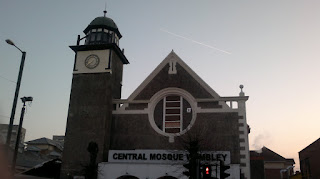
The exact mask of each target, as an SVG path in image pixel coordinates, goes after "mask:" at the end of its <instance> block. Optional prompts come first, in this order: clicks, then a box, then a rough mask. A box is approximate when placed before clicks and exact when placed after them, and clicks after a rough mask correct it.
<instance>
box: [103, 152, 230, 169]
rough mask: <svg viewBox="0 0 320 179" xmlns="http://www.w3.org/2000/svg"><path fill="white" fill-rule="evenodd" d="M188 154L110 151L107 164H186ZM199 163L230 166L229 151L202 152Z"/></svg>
mask: <svg viewBox="0 0 320 179" xmlns="http://www.w3.org/2000/svg"><path fill="white" fill-rule="evenodd" d="M188 158H189V154H188V153H187V152H186V151H181V150H110V151H109V158H108V159H109V160H108V162H113V163H159V164H166V163H186V162H187V161H188ZM200 161H201V162H204V163H208V164H209V163H216V162H218V161H223V162H224V164H225V165H228V164H230V152H229V151H203V152H201V153H200Z"/></svg>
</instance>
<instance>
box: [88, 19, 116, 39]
mask: <svg viewBox="0 0 320 179" xmlns="http://www.w3.org/2000/svg"><path fill="white" fill-rule="evenodd" d="M97 28H104V29H108V30H112V31H114V32H115V33H117V35H118V36H119V38H121V37H122V35H121V34H120V32H119V29H118V27H117V24H116V23H115V22H114V21H113V20H112V19H111V18H109V17H105V16H101V17H96V18H95V19H94V20H93V21H91V23H90V24H89V25H88V27H87V28H86V29H85V30H84V31H83V32H84V33H85V34H87V33H88V32H89V31H90V30H91V29H97Z"/></svg>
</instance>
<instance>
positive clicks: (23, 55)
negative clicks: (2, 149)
mask: <svg viewBox="0 0 320 179" xmlns="http://www.w3.org/2000/svg"><path fill="white" fill-rule="evenodd" d="M6 42H7V43H8V44H9V45H12V46H14V47H16V48H17V49H18V50H19V51H20V52H21V53H22V57H21V63H20V69H19V75H18V80H17V85H16V91H15V93H14V99H13V104H12V110H11V116H10V122H9V127H8V133H7V141H6V145H7V149H9V147H10V141H11V134H12V127H13V121H14V115H15V113H16V107H17V101H18V96H19V90H20V84H21V78H22V72H23V67H24V61H25V58H26V54H27V53H26V52H24V51H22V50H21V49H20V48H19V47H17V46H16V45H15V44H14V43H13V42H12V41H11V40H10V39H7V40H6Z"/></svg>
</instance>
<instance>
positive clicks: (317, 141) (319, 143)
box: [299, 138, 320, 153]
mask: <svg viewBox="0 0 320 179" xmlns="http://www.w3.org/2000/svg"><path fill="white" fill-rule="evenodd" d="M317 143H318V145H320V138H319V139H317V140H315V141H314V142H312V143H311V144H310V145H308V146H307V147H305V148H304V149H302V150H301V151H300V152H302V151H303V150H305V149H307V148H309V147H310V146H312V145H316V144H317ZM300 152H299V153H300Z"/></svg>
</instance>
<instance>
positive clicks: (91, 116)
mask: <svg viewBox="0 0 320 179" xmlns="http://www.w3.org/2000/svg"><path fill="white" fill-rule="evenodd" d="M84 33H85V37H84V38H80V36H79V37H78V41H77V45H75V46H70V48H71V49H72V50H73V51H74V52H75V61H74V68H73V78H72V86H71V94H70V103H69V111H68V118H67V129H66V136H65V141H64V151H63V157H62V168H61V178H62V179H65V178H70V177H74V178H76V177H81V176H83V175H84V173H83V171H84V166H85V165H88V164H89V163H90V162H92V161H93V162H97V163H99V172H98V174H99V178H105V179H109V178H110V179H129V178H140V179H145V178H149V179H157V178H162V179H164V178H171V179H175V178H176V179H177V178H179V179H180V178H182V179H186V178H187V177H186V176H185V175H183V172H184V171H185V170H186V168H184V167H183V164H185V163H186V162H187V160H188V153H186V152H185V151H186V148H185V146H184V145H183V144H185V142H186V141H190V140H194V139H196V140H197V141H198V143H199V148H200V150H201V156H202V157H201V165H203V164H206V165H209V166H210V175H211V177H217V178H221V176H223V175H225V176H229V175H230V177H229V178H246V179H250V159H249V144H248V127H247V126H248V125H247V119H246V107H245V103H246V101H247V100H248V96H245V94H244V92H243V91H242V89H243V86H242V85H241V86H240V88H241V90H240V93H239V95H237V96H227V97H223V96H220V95H219V94H218V93H217V92H216V91H214V90H213V89H212V88H211V87H210V86H209V85H208V84H207V83H206V82H205V81H203V80H202V79H201V78H200V77H199V76H198V75H197V74H196V73H195V72H194V71H193V70H192V69H191V68H190V67H189V66H188V65H187V64H186V63H185V62H184V61H183V60H182V59H181V58H180V57H179V56H178V55H177V54H176V53H175V52H174V51H172V52H170V53H169V54H168V56H167V57H165V58H164V60H163V61H162V62H161V63H160V64H159V65H158V66H157V67H156V69H154V70H153V72H152V73H151V74H150V75H149V76H147V77H146V79H145V80H144V81H143V82H142V84H140V86H139V87H138V88H137V89H136V90H135V91H134V92H133V93H132V94H131V95H130V96H129V97H128V98H127V99H121V88H122V75H123V65H126V64H129V61H128V60H127V58H126V56H125V55H124V51H123V50H121V49H120V47H119V40H120V38H121V37H122V35H121V34H120V32H119V29H118V27H117V25H116V24H115V22H114V21H113V20H112V19H110V18H108V17H106V16H103V17H97V18H95V19H94V20H93V21H92V22H91V23H90V24H89V25H88V27H87V28H86V29H85V30H84ZM81 39H85V42H84V44H83V45H80V41H81ZM141 53H143V52H141ZM154 58H155V59H156V58H159V57H154ZM195 60H198V61H199V60H200V59H195ZM142 68H147V67H141V68H140V69H137V70H141V69H142ZM125 75H130V74H125ZM217 78H218V77H217ZM226 83H227V82H226ZM222 165H227V166H230V169H228V170H226V171H225V172H226V174H225V173H221V171H220V169H221V166H222Z"/></svg>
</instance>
